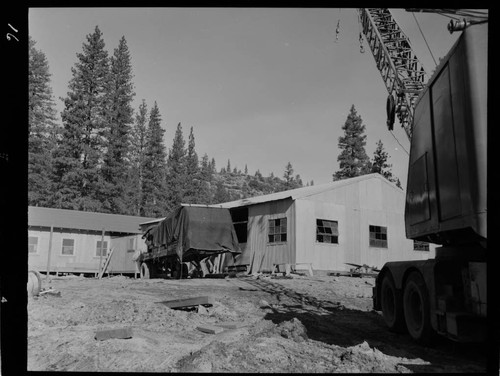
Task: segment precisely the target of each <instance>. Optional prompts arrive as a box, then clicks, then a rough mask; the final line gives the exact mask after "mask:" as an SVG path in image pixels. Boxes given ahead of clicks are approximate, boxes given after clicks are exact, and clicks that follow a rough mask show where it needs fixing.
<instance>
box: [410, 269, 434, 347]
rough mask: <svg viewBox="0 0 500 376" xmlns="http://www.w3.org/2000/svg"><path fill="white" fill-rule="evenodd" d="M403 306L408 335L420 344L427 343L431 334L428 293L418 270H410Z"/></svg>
mask: <svg viewBox="0 0 500 376" xmlns="http://www.w3.org/2000/svg"><path fill="white" fill-rule="evenodd" d="M403 307H404V316H405V321H406V328H407V329H408V333H409V334H410V336H411V337H412V338H413V339H414V340H415V341H417V342H418V343H420V344H423V345H427V344H429V343H430V342H431V339H432V334H433V330H432V326H431V320H430V304H429V293H428V292H427V287H426V286H425V281H424V279H423V278H422V275H421V274H420V273H418V272H411V273H410V275H409V276H408V279H407V280H406V283H405V288H404V294H403Z"/></svg>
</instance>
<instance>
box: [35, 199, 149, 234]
mask: <svg viewBox="0 0 500 376" xmlns="http://www.w3.org/2000/svg"><path fill="white" fill-rule="evenodd" d="M153 219H154V218H150V217H135V216H131V215H118V214H106V213H93V212H85V211H78V210H67V209H53V208H41V207H37V206H28V226H37V227H50V226H53V227H54V228H61V229H72V230H87V231H89V230H90V231H102V230H103V229H104V230H105V231H106V232H116V233H128V234H140V233H141V230H140V226H139V224H140V223H143V222H146V221H150V220H153Z"/></svg>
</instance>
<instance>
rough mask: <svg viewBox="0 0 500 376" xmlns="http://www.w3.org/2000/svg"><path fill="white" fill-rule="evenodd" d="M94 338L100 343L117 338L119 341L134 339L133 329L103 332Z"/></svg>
mask: <svg viewBox="0 0 500 376" xmlns="http://www.w3.org/2000/svg"><path fill="white" fill-rule="evenodd" d="M94 338H95V339H96V340H98V341H104V340H107V339H112V338H117V339H128V338H132V328H123V329H110V330H101V331H98V332H97V333H96V334H95V337H94Z"/></svg>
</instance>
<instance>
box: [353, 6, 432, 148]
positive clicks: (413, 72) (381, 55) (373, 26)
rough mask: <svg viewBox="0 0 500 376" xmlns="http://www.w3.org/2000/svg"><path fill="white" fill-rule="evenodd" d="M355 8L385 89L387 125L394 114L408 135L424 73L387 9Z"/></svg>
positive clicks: (409, 134) (409, 136)
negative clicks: (386, 93) (387, 94)
mask: <svg viewBox="0 0 500 376" xmlns="http://www.w3.org/2000/svg"><path fill="white" fill-rule="evenodd" d="M358 12H359V14H360V21H361V25H362V30H363V33H364V35H365V38H366V40H367V42H368V45H369V46H370V49H371V51H372V53H373V57H374V58H375V62H376V64H377V68H378V70H379V71H380V74H381V75H382V79H383V80H384V84H385V86H386V88H387V91H388V92H389V98H388V102H387V112H388V120H387V125H388V126H389V129H390V130H391V129H392V124H393V123H394V115H397V117H398V119H399V122H400V124H401V126H402V127H403V128H404V130H405V132H406V135H407V136H408V138H409V139H411V136H412V124H413V116H414V109H415V101H416V99H417V97H418V95H419V94H420V92H421V91H422V90H423V89H424V87H425V83H426V82H427V74H426V72H425V70H424V68H423V66H422V64H421V63H420V61H419V60H418V58H417V56H416V55H415V53H414V52H413V50H412V48H411V45H410V41H409V40H408V38H407V37H406V35H405V34H404V33H403V31H402V30H401V28H400V27H399V25H398V24H397V22H396V21H395V20H394V18H393V17H392V15H391V13H390V12H389V10H388V9H386V8H360V9H358ZM391 113H392V116H391ZM391 117H392V120H391Z"/></svg>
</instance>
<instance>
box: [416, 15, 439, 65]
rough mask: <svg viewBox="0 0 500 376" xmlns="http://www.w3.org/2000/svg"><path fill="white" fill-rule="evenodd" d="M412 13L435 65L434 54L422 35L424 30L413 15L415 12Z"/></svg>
mask: <svg viewBox="0 0 500 376" xmlns="http://www.w3.org/2000/svg"><path fill="white" fill-rule="evenodd" d="M411 14H412V15H413V18H415V22H416V23H417V26H418V29H419V30H420V34H422V38H424V42H425V44H426V45H427V49H428V50H429V52H430V53H431V56H432V60H434V65H437V63H436V59H434V55H433V54H432V51H431V48H430V47H429V43H427V39H425V35H424V32H423V31H422V29H421V28H420V24H419V23H418V20H417V17H415V13H413V12H412V13H411Z"/></svg>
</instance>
